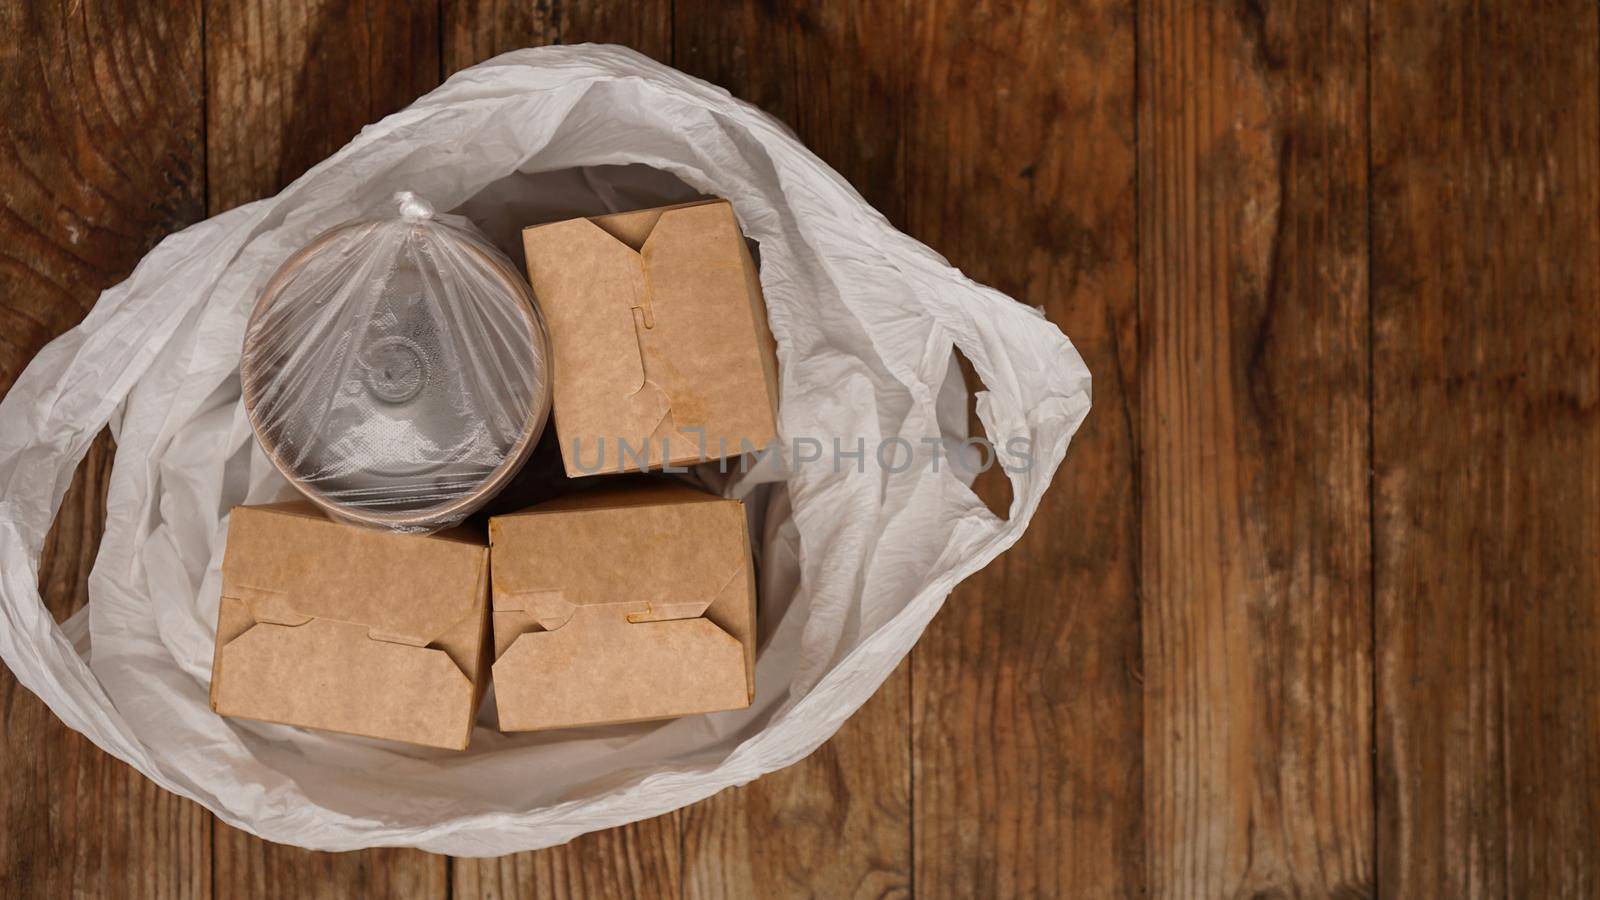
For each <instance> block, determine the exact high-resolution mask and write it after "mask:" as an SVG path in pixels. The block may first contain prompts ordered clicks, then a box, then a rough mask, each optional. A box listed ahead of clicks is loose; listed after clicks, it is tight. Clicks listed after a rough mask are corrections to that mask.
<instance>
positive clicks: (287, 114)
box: [205, 0, 440, 215]
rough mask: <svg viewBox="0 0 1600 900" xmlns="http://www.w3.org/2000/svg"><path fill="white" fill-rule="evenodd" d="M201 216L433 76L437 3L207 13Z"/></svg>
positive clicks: (264, 182)
mask: <svg viewBox="0 0 1600 900" xmlns="http://www.w3.org/2000/svg"><path fill="white" fill-rule="evenodd" d="M205 47H206V173H207V186H208V197H207V201H208V210H209V212H210V213H211V214H212V215H215V214H217V213H219V212H223V211H225V210H228V209H231V208H233V207H235V206H238V205H239V204H241V203H245V202H248V201H250V200H255V199H258V198H260V197H265V196H269V195H271V194H275V193H277V192H278V191H279V190H280V189H281V188H283V186H284V185H287V184H288V183H289V182H290V181H293V180H294V179H295V178H297V177H299V176H300V174H301V173H303V172H304V171H305V170H306V169H308V168H310V167H311V166H313V165H316V164H317V163H319V162H321V161H322V160H323V159H326V158H327V157H328V156H330V155H331V154H332V153H333V152H334V151H335V150H338V149H339V148H340V147H342V146H344V145H345V144H346V143H347V142H348V141H349V140H350V139H351V138H353V137H355V135H356V132H358V131H360V130H361V127H362V126H363V125H366V124H367V123H369V122H374V121H377V120H378V119H379V118H382V117H383V116H386V115H388V114H389V113H391V112H394V111H395V110H397V109H400V108H402V107H404V106H405V105H406V104H408V103H410V102H411V101H412V100H415V99H416V98H417V97H419V96H421V95H422V94H424V93H427V92H428V91H429V90H431V89H432V88H433V87H434V86H435V85H437V84H438V83H439V77H440V65H439V48H440V43H439V7H438V4H437V2H427V0H425V2H410V0H408V2H383V0H356V2H342V0H292V2H277V0H248V2H227V3H210V4H208V6H207V8H206V38H205Z"/></svg>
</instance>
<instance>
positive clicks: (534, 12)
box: [443, 0, 673, 72]
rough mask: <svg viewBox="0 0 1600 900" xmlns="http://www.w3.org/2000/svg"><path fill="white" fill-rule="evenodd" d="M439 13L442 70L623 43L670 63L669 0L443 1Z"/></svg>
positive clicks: (450, 70) (670, 14) (670, 5)
mask: <svg viewBox="0 0 1600 900" xmlns="http://www.w3.org/2000/svg"><path fill="white" fill-rule="evenodd" d="M443 12H444V63H445V70H446V71H447V72H456V71H459V70H461V69H464V68H466V67H467V66H470V65H473V64H475V63H479V62H482V61H483V60H486V59H488V58H490V57H492V56H498V55H500V54H501V53H508V52H510V51H512V50H520V49H522V48H524V47H537V46H540V45H543V44H579V43H585V42H594V43H602V44H624V45H626V46H629V47H632V48H633V49H635V50H638V51H639V52H640V53H643V54H645V55H647V56H650V57H653V58H655V59H658V60H660V61H662V62H666V63H670V62H671V61H672V27H673V20H672V3H671V0H644V2H637V3H635V2H625V0H587V2H582V3H570V2H568V3H563V2H559V0H534V2H518V0H443Z"/></svg>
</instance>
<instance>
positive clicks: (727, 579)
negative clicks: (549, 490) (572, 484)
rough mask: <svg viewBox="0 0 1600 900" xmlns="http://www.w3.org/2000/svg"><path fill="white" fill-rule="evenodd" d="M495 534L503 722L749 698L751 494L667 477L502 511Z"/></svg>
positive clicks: (532, 722)
mask: <svg viewBox="0 0 1600 900" xmlns="http://www.w3.org/2000/svg"><path fill="white" fill-rule="evenodd" d="M489 532H490V543H491V546H492V547H493V548H494V549H493V551H492V552H493V554H494V557H493V560H494V561H493V565H492V567H491V577H492V580H493V590H492V595H493V600H492V602H493V607H494V646H495V651H494V656H495V659H496V663H495V670H494V671H495V684H496V697H497V701H498V703H499V706H500V715H501V727H502V728H504V729H506V730H524V729H533V728H550V727H560V726H564V725H576V724H601V723H607V722H622V721H634V720H638V719H650V718H659V717H662V716H670V715H686V714H690V713H696V712H711V711H716V710H723V709H736V708H741V707H744V706H747V705H749V703H750V700H751V698H752V697H753V695H754V677H755V674H754V671H755V583H754V570H753V567H752V566H751V563H750V547H749V535H748V530H747V524H746V520H745V515H744V505H743V504H742V503H740V502H739V501H736V500H725V499H722V498H719V497H714V496H712V495H709V494H706V493H703V492H701V491H698V490H695V489H693V488H690V487H687V486H683V485H680V484H677V483H675V482H671V481H668V480H665V479H662V480H660V481H656V482H647V483H630V484H624V485H618V486H611V487H605V488H601V489H598V490H595V491H590V492H586V493H582V494H575V495H569V496H567V497H564V498H561V499H559V500H556V501H553V502H551V503H547V504H543V505H541V506H539V507H536V508H534V509H533V510H529V511H527V512H523V513H518V514H515V515H510V516H499V517H496V518H494V519H492V520H490V523H489ZM666 538H671V539H666ZM508 547H509V548H514V552H506V549H507V548H508Z"/></svg>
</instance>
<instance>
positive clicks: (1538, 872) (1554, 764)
mask: <svg viewBox="0 0 1600 900" xmlns="http://www.w3.org/2000/svg"><path fill="white" fill-rule="evenodd" d="M1596 18H1597V10H1596V6H1595V4H1593V3H1576V2H1568V3H1545V4H1527V5H1523V4H1517V5H1510V4H1506V5H1500V4H1472V3H1447V4H1443V5H1442V6H1439V7H1437V8H1435V9H1432V10H1429V11H1428V12H1427V13H1426V14H1423V12H1422V11H1421V10H1414V9H1408V8H1406V7H1404V6H1398V5H1397V6H1389V5H1386V4H1375V5H1374V6H1373V22H1372V41H1373V44H1372V98H1373V110H1372V173H1373V175H1372V183H1373V205H1372V208H1373V223H1374V236H1373V250H1372V283H1373V303H1374V335H1375V345H1374V377H1373V384H1374V464H1375V469H1376V481H1377V491H1376V500H1375V503H1376V509H1375V514H1376V515H1375V522H1376V528H1375V537H1374V540H1375V553H1376V559H1377V574H1376V595H1377V602H1378V617H1379V618H1378V629H1377V640H1378V651H1379V695H1378V701H1379V703H1378V713H1379V725H1378V754H1379V755H1378V773H1379V776H1378V787H1379V793H1378V800H1377V806H1378V812H1379V828H1378V860H1379V867H1378V870H1379V874H1380V887H1381V889H1382V893H1384V894H1386V895H1390V896H1397V897H1429V896H1431V897H1446V896H1448V897H1503V896H1511V897H1594V896H1597V895H1600V850H1597V848H1600V749H1597V746H1600V744H1597V741H1596V723H1597V721H1600V716H1597V713H1600V655H1597V653H1596V648H1597V646H1600V628H1597V616H1600V73H1597V71H1596V61H1597V59H1600V23H1597V21H1596Z"/></svg>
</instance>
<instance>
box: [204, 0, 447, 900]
mask: <svg viewBox="0 0 1600 900" xmlns="http://www.w3.org/2000/svg"><path fill="white" fill-rule="evenodd" d="M206 13H207V15H206V22H205V47H206V97H207V105H206V113H207V114H206V158H207V173H208V178H207V187H208V190H207V197H208V210H209V212H210V213H211V214H213V215H214V214H216V213H219V212H222V211H224V210H226V209H229V208H231V207H233V206H236V205H238V204H240V203H245V202H248V201H251V200H255V199H257V198H259V197H263V196H268V195H270V194H273V193H275V192H277V191H278V190H280V189H282V188H283V187H284V186H285V185H287V184H288V183H289V182H290V181H293V180H294V179H295V178H297V177H299V176H300V174H301V173H302V172H304V170H305V169H307V168H309V167H310V166H312V165H315V164H316V163H318V162H321V161H322V160H323V159H324V158H325V157H327V156H328V155H329V154H331V153H333V152H334V151H335V150H337V149H339V147H341V146H343V145H344V144H345V143H346V142H347V141H349V140H350V138H352V137H354V136H355V134H356V133H357V132H358V131H360V130H361V128H362V126H364V125H366V124H367V123H369V122H374V121H377V120H378V119H379V118H382V117H383V116H385V115H387V114H389V113H391V112H394V111H395V110H397V109H400V108H401V107H403V106H405V105H406V104H408V103H410V102H411V101H412V100H414V99H416V98H417V97H418V96H420V95H421V94H423V93H426V92H427V91H428V90H430V89H431V88H433V87H434V86H435V85H436V84H438V82H439V78H440V74H441V66H440V61H439V52H440V35H439V30H438V26H439V9H438V6H437V5H436V4H434V3H427V2H423V3H411V2H407V3H385V2H379V0H369V2H357V3H338V2H322V0H296V2H291V3H280V2H276V0H251V2H241V3H213V4H209V5H208V6H207V9H206ZM213 852H214V860H215V885H216V890H217V893H218V894H220V895H222V896H266V895H279V896H317V897H349V896H406V897H444V896H446V895H447V893H448V891H449V872H448V864H447V860H445V859H444V858H442V857H438V856H432V855H430V854H426V853H422V852H421V851H415V850H373V851H362V852H359V853H348V854H340V855H337V856H330V855H327V854H320V853H312V852H309V851H305V850H300V849H298V848H294V847H287V846H282V845H278V844H270V843H267V842H265V841H262V840H260V839H259V838H256V837H254V836H253V835H250V834H247V833H244V832H241V831H237V830H235V829H233V828H231V827H229V826H227V825H224V824H222V823H221V822H217V823H216V824H215V846H214V850H213Z"/></svg>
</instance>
